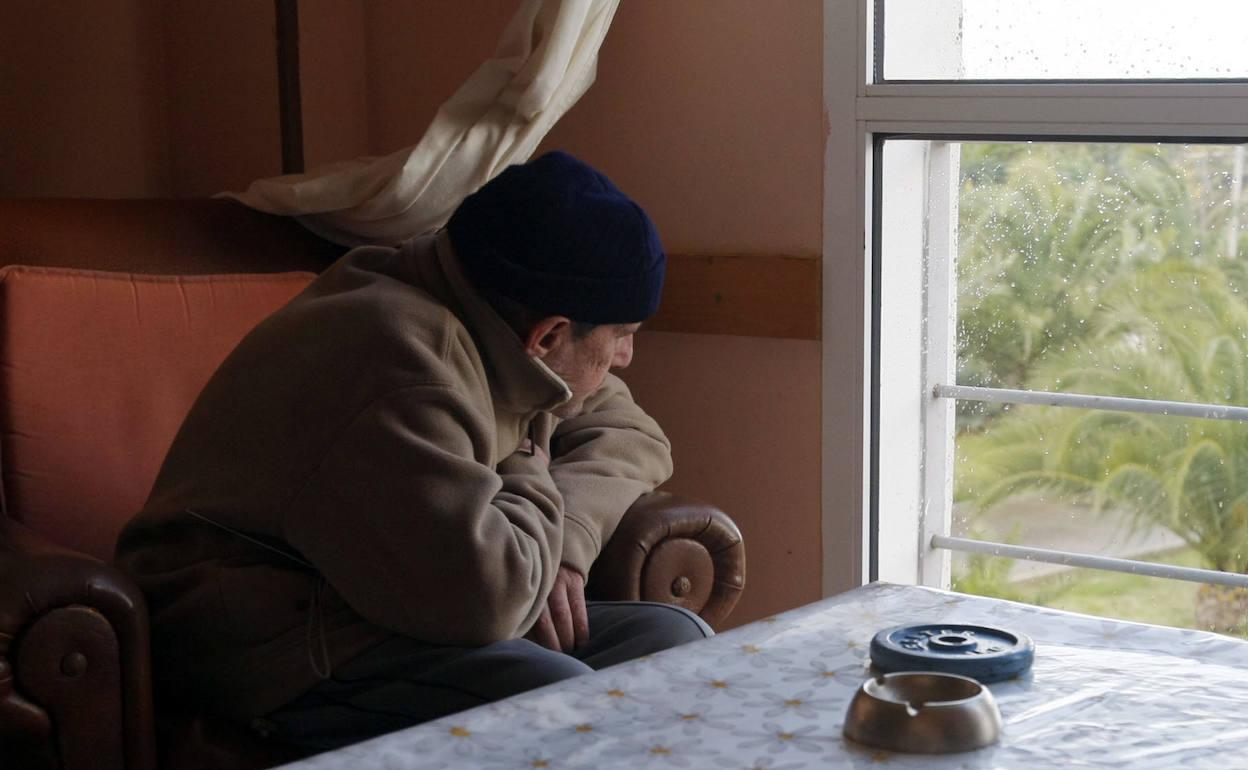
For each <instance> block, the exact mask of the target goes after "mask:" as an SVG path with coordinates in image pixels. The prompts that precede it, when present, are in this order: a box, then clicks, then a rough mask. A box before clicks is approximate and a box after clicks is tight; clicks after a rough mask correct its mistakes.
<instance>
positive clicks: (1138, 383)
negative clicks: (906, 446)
mask: <svg viewBox="0 0 1248 770" xmlns="http://www.w3.org/2000/svg"><path fill="white" fill-rule="evenodd" d="M1219 152H1221V153H1222V154H1221V155H1219V154H1218V153H1219ZM1227 153H1229V148H1186V147H1175V146H1155V145H1137V146H1123V145H1069V146H1056V147H1055V146H1053V145H1026V144H1024V145H1019V144H1013V145H992V144H986V145H971V146H968V147H967V148H966V150H964V152H963V157H962V162H963V167H962V168H963V185H964V190H963V194H962V197H961V199H960V206H961V211H960V215H959V218H960V229H959V237H960V238H961V243H960V246H959V255H960V260H961V261H960V263H959V267H958V276H959V296H958V301H959V381H960V382H962V383H964V384H981V383H982V384H989V385H994V386H999V387H1026V388H1029V389H1033V390H1045V391H1060V390H1065V391H1070V392H1079V393H1091V394H1097V393H1102V394H1106V395H1115V396H1127V397H1138V398H1153V399H1166V400H1176V401H1189V402H1207V403H1225V404H1244V403H1245V402H1246V400H1248V303H1246V302H1245V299H1244V296H1245V294H1244V291H1243V288H1244V287H1248V281H1246V280H1245V279H1246V278H1248V272H1246V270H1245V268H1244V266H1243V265H1242V263H1241V262H1239V261H1234V262H1232V261H1229V260H1226V259H1224V258H1223V257H1222V256H1221V254H1220V251H1219V249H1220V248H1221V246H1222V245H1223V244H1225V243H1226V240H1225V237H1223V233H1224V230H1225V224H1226V222H1227V221H1228V217H1229V216H1230V212H1229V208H1230V207H1229V206H1226V205H1224V204H1225V202H1226V201H1227V197H1228V196H1227V192H1226V190H1227V187H1228V185H1229V182H1228V180H1227V178H1226V175H1225V174H1222V173H1221V172H1220V171H1218V172H1216V173H1215V172H1214V171H1211V170H1210V169H1215V170H1216V169H1219V168H1222V167H1229V161H1228V158H1229V155H1228V154H1227ZM1219 164H1221V165H1219ZM961 417H962V420H961V424H962V426H963V428H964V430H963V433H962V435H960V436H959V439H958V467H957V478H956V481H957V484H956V491H955V497H956V499H958V500H960V501H970V502H973V503H974V504H975V505H976V507H977V508H978V509H979V510H981V511H983V510H987V509H989V508H991V507H993V506H995V505H998V504H999V503H1001V502H1002V501H1004V500H1007V499H1010V498H1012V497H1014V496H1016V495H1020V494H1034V493H1036V492H1038V491H1039V492H1049V493H1058V494H1060V495H1062V497H1063V498H1064V499H1068V500H1072V501H1075V502H1083V503H1086V504H1087V505H1089V506H1090V507H1092V508H1093V509H1094V510H1103V509H1106V508H1110V507H1112V508H1115V509H1119V510H1122V511H1126V512H1129V513H1130V514H1131V515H1132V516H1133V517H1134V521H1135V522H1136V524H1137V525H1138V526H1140V527H1152V526H1164V527H1166V528H1168V529H1170V530H1172V531H1173V532H1175V533H1176V534H1178V535H1179V536H1180V537H1181V538H1183V539H1184V540H1185V541H1186V542H1188V543H1189V544H1190V545H1191V546H1192V548H1194V549H1195V550H1196V551H1197V552H1198V553H1199V554H1200V555H1201V556H1202V557H1203V559H1204V561H1205V563H1207V564H1208V565H1209V566H1211V567H1214V568H1216V569H1224V570H1234V571H1238V572H1248V424H1245V423H1242V422H1231V421H1214V420H1199V419H1179V418H1174V417H1165V416H1152V415H1138V414H1125V413H1116V412H1098V411H1093V410H1078V409H1068V408H1053V407H1009V408H1007V409H1004V410H1000V411H998V412H996V413H982V414H978V415H976V416H974V417H972V416H971V415H970V414H969V413H968V412H967V411H966V410H965V409H963V410H962V411H961ZM982 571H983V570H981V572H982ZM986 574H987V573H986V572H985V575H986Z"/></svg>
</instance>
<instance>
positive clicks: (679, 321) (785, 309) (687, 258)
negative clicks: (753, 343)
mask: <svg viewBox="0 0 1248 770" xmlns="http://www.w3.org/2000/svg"><path fill="white" fill-rule="evenodd" d="M820 285H821V279H820V269H819V259H817V258H812V257H786V256H751V257H735V256H720V257H706V256H694V255H688V254H669V255H668V258H667V279H666V282H665V284H664V287H663V303H662V305H661V306H660V308H659V312H658V314H657V315H655V316H654V318H652V319H650V320H649V321H648V322H646V325H645V328H646V329H648V330H650V331H667V332H688V333H691V334H732V335H737V336H747V337H782V338H787V339H801V340H817V339H819V329H820V324H819V295H820Z"/></svg>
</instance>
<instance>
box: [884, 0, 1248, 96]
mask: <svg viewBox="0 0 1248 770" xmlns="http://www.w3.org/2000/svg"><path fill="white" fill-rule="evenodd" d="M882 5H883V6H884V67H883V73H882V74H883V76H884V78H885V79H886V80H932V79H935V80H963V79H965V80H1036V79H1039V80H1063V79H1111V80H1123V79H1126V80H1134V79H1179V78H1183V79H1186V78H1198V79H1221V78H1244V77H1248V58H1246V57H1245V56H1244V53H1243V52H1244V35H1245V29H1248V3H1244V2H1243V0H1188V2H1185V3H1183V4H1182V5H1181V6H1176V5H1175V4H1173V3H1160V2H1140V1H1139V0H1096V1H1095V2H1088V0H1043V1H1042V2H1033V3H1027V2H1006V0H884V2H883V3H882ZM1176 11H1179V12H1176Z"/></svg>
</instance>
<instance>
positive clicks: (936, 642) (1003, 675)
mask: <svg viewBox="0 0 1248 770" xmlns="http://www.w3.org/2000/svg"><path fill="white" fill-rule="evenodd" d="M1035 656H1036V646H1035V645H1034V644H1033V643H1032V641H1031V639H1030V638H1028V637H1027V636H1026V635H1025V634H1020V633H1017V632H1015V631H1006V630H1004V629H1001V628H988V627H987V626H967V625H960V624H957V623H954V624H947V623H945V624H939V625H915V626H896V627H894V628H886V629H884V630H883V631H881V632H879V633H878V634H876V635H875V638H874V639H872V640H871V662H872V663H873V664H875V667H876V668H878V669H880V670H881V671H884V672H888V673H891V672H893V671H938V672H941V673H945V674H961V675H962V676H969V677H971V678H972V679H977V680H979V681H980V682H983V683H985V684H987V683H990V682H1000V681H1002V680H1005V679H1012V678H1013V677H1016V676H1019V675H1020V674H1023V673H1024V672H1026V671H1027V670H1028V669H1030V668H1031V663H1032V660H1034V659H1035Z"/></svg>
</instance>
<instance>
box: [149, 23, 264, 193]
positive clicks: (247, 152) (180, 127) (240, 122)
mask: <svg viewBox="0 0 1248 770" xmlns="http://www.w3.org/2000/svg"><path fill="white" fill-rule="evenodd" d="M161 5H162V7H163V8H165V46H166V51H167V52H168V53H167V59H168V79H169V82H168V91H167V97H166V98H167V99H168V108H169V134H168V140H169V147H170V169H169V174H170V179H171V184H170V187H169V194H170V195H174V196H179V197H198V196H206V195H212V194H213V193H216V192H220V191H222V190H239V189H242V188H244V187H246V186H247V185H248V184H249V183H250V182H251V181H252V180H253V179H256V178H257V177H264V176H271V175H274V174H279V173H281V170H282V147H281V135H280V131H279V128H278V106H277V53H276V47H275V46H276V43H275V40H276V37H275V36H276V34H277V32H276V21H275V18H274V12H273V3H272V2H256V0H228V1H227V0H214V1H213V2H189V3H168V4H164V3H162V4H161Z"/></svg>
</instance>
